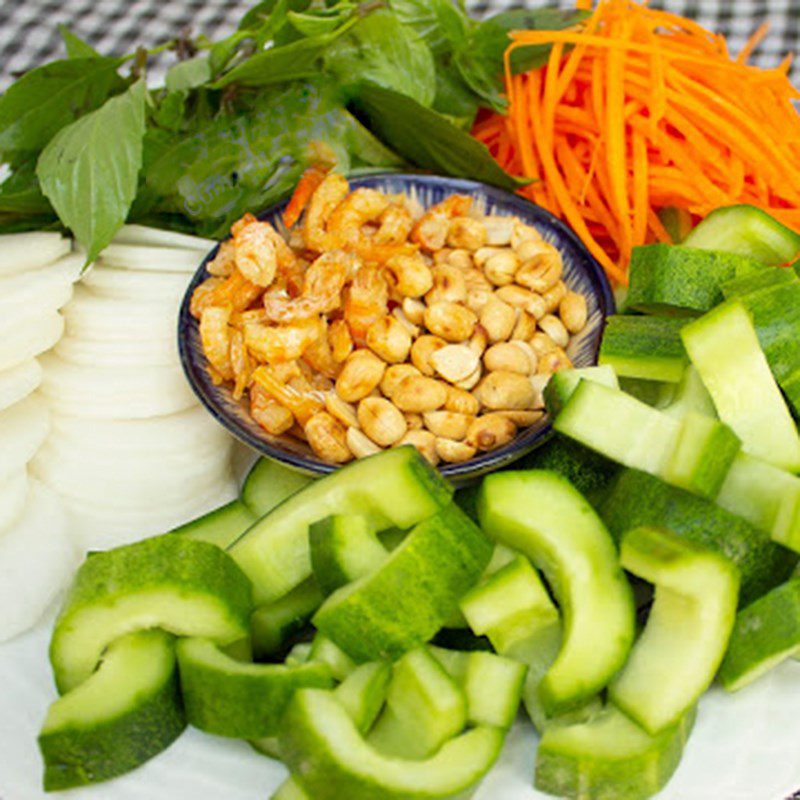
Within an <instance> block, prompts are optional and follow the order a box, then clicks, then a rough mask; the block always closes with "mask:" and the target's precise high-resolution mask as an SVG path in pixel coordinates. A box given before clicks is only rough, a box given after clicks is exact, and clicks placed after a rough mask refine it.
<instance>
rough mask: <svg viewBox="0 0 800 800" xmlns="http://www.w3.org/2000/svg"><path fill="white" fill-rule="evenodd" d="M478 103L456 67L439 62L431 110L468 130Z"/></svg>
mask: <svg viewBox="0 0 800 800" xmlns="http://www.w3.org/2000/svg"><path fill="white" fill-rule="evenodd" d="M479 105H480V103H479V101H478V98H477V97H476V96H475V94H474V93H473V91H472V89H470V88H469V86H467V84H466V83H464V80H463V79H462V77H461V74H460V73H459V71H458V69H456V67H454V66H451V65H447V64H444V63H440V64H438V65H437V68H436V97H435V99H434V101H433V110H434V111H438V112H439V113H440V114H444V115H445V116H446V117H449V118H450V119H451V120H452V121H453V122H454V124H456V125H458V127H459V128H464V129H465V130H469V129H470V128H471V127H472V123H473V122H475V116H476V115H477V113H478V107H479Z"/></svg>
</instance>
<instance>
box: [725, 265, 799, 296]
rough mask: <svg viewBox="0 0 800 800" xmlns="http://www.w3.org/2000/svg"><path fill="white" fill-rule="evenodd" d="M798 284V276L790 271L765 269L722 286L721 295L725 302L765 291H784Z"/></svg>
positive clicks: (778, 268)
mask: <svg viewBox="0 0 800 800" xmlns="http://www.w3.org/2000/svg"><path fill="white" fill-rule="evenodd" d="M798 284H800V279H799V277H798V274H797V273H796V272H795V271H794V270H792V269H784V268H782V267H767V268H765V269H761V270H759V271H758V272H754V273H750V274H749V275H743V276H741V277H739V278H735V279H732V280H729V281H726V282H725V283H723V284H722V295H723V297H724V298H725V299H726V300H730V299H731V298H733V297H737V298H743V297H746V296H748V295H750V294H753V293H755V292H760V291H763V290H765V289H786V288H787V287H788V286H797V285H798Z"/></svg>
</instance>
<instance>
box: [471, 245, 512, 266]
mask: <svg viewBox="0 0 800 800" xmlns="http://www.w3.org/2000/svg"><path fill="white" fill-rule="evenodd" d="M506 252H508V248H506V247H481V248H480V250H476V251H475V252H474V253H473V254H472V260H473V262H474V264H475V266H476V267H477V268H478V269H479V270H482V269H483V268H484V266H485V265H486V262H487V261H488V260H489V259H490V258H491V257H492V256H496V255H498V254H499V253H506Z"/></svg>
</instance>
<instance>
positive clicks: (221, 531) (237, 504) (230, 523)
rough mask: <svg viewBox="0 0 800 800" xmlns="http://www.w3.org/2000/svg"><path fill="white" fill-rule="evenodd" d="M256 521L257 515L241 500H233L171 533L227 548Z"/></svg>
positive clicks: (174, 529)
mask: <svg viewBox="0 0 800 800" xmlns="http://www.w3.org/2000/svg"><path fill="white" fill-rule="evenodd" d="M255 521H256V517H255V515H254V514H253V513H252V512H251V511H250V509H249V508H247V506H246V505H244V503H242V501H241V500H231V502H230V503H227V504H226V505H224V506H221V507H220V508H217V509H215V510H214V511H211V512H209V513H208V514H206V515H205V516H202V517H199V518H198V519H193V520H192V521H191V522H187V523H186V524H185V525H181V526H180V527H179V528H173V529H172V530H171V531H170V533H171V534H174V535H176V536H185V537H186V538H187V539H194V540H196V541H199V542H208V543H209V544H215V545H217V547H221V548H222V549H223V550H225V549H227V548H228V547H229V546H230V545H231V544H233V542H235V541H236V540H237V539H238V538H239V537H240V536H241V535H242V533H243V532H244V531H246V530H247V529H248V528H249V527H250V526H251V525H252V524H253V523H254V522H255Z"/></svg>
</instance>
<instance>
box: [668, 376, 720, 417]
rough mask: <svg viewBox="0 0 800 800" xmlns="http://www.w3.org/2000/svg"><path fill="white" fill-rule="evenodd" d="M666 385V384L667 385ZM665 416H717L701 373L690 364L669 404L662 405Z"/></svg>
mask: <svg viewBox="0 0 800 800" xmlns="http://www.w3.org/2000/svg"><path fill="white" fill-rule="evenodd" d="M665 385H666V384H665ZM660 407H661V409H662V410H663V411H664V413H665V414H669V415H670V416H671V417H684V416H686V414H688V413H689V412H695V413H697V414H702V415H703V416H704V417H711V418H712V419H713V418H714V417H716V416H717V410H716V408H714V401H713V400H712V399H711V395H710V394H709V393H708V389H706V386H705V384H704V383H703V379H702V378H701V377H700V373H699V372H698V371H697V370H696V369H695V368H694V366H692V365H691V364H689V366H688V367H686V371H685V372H684V373H683V377H682V378H681V382H680V383H679V384H678V385H677V386H676V387H675V390H674V392H672V393H670V395H669V397H668V399H667V402H665V403H664V404H663V405H660Z"/></svg>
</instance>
